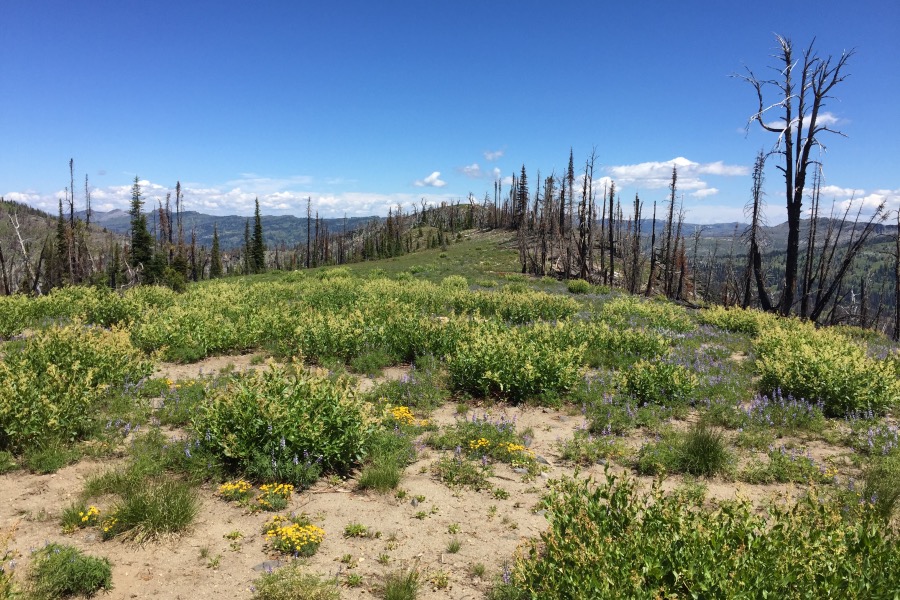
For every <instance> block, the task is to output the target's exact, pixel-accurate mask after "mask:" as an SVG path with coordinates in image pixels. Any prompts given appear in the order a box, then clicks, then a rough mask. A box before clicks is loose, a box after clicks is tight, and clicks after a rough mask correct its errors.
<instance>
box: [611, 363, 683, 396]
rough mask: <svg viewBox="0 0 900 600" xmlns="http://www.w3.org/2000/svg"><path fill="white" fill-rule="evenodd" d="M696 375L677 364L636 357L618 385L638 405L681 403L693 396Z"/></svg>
mask: <svg viewBox="0 0 900 600" xmlns="http://www.w3.org/2000/svg"><path fill="white" fill-rule="evenodd" d="M696 388H697V378H696V376H695V375H694V374H693V373H691V372H690V371H688V370H687V369H686V368H684V367H682V366H681V365H678V364H674V363H666V362H649V361H646V360H640V361H638V362H637V363H635V364H634V365H633V366H632V367H631V369H629V370H627V371H626V372H625V373H624V374H623V376H622V380H621V384H620V389H621V390H622V391H623V392H624V393H625V394H628V395H629V396H630V397H631V398H633V399H634V401H635V402H637V403H638V405H645V404H659V405H661V406H684V405H687V404H690V403H691V402H692V400H693V394H694V390H695V389H696Z"/></svg>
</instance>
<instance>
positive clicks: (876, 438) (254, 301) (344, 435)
mask: <svg viewBox="0 0 900 600" xmlns="http://www.w3.org/2000/svg"><path fill="white" fill-rule="evenodd" d="M470 283H471V280H470V279H469V278H467V277H466V276H463V275H458V274H452V275H449V276H447V277H444V278H443V279H439V280H436V281H428V280H426V279H424V278H421V277H419V270H409V271H403V272H401V273H400V274H395V275H394V276H393V277H388V276H386V275H385V274H384V273H383V272H378V271H375V272H370V273H367V274H360V273H356V272H354V271H351V270H350V269H348V268H341V269H330V270H329V269H325V270H321V271H315V272H295V273H280V274H274V275H267V276H265V277H260V278H245V279H233V280H217V281H209V282H203V283H200V284H197V285H192V286H189V287H188V289H187V290H186V291H185V292H184V293H179V294H176V293H175V292H173V291H171V290H169V289H166V288H156V287H142V288H135V289H131V290H128V291H125V292H123V293H115V292H111V291H109V290H99V289H93V288H63V289H58V290H54V291H53V292H52V293H51V294H49V295H48V296H45V297H41V298H35V299H29V298H24V297H20V296H14V297H0V338H2V340H3V341H2V342H0V467H2V472H6V471H8V470H10V469H16V468H20V467H27V468H28V469H30V470H32V471H34V472H38V473H43V472H52V471H54V470H56V469H59V468H60V467H61V466H63V465H65V464H67V463H70V462H73V461H75V460H78V458H79V456H83V455H84V454H88V453H91V454H92V455H95V456H100V457H103V456H112V455H116V453H118V454H121V455H124V456H125V457H126V459H125V460H124V462H123V463H122V464H120V465H119V466H118V467H116V468H111V469H109V470H107V471H105V472H103V473H100V474H98V475H96V476H93V477H91V478H88V479H87V480H86V482H85V489H84V490H83V491H82V493H81V495H80V496H79V497H78V499H77V502H75V503H74V504H73V505H72V506H70V507H69V508H68V509H66V511H65V514H64V516H63V521H64V527H65V528H67V529H68V530H69V531H74V530H77V529H80V528H86V527H96V528H97V529H98V532H99V535H100V537H101V538H102V539H103V540H107V539H116V538H128V539H133V540H137V541H147V540H154V539H156V538H157V537H158V536H159V535H162V534H165V535H174V534H178V533H179V532H182V531H184V530H186V529H187V528H189V527H190V523H191V521H192V520H193V519H194V517H195V516H196V514H197V511H198V506H199V504H198V499H197V498H198V495H197V494H198V492H197V486H198V485H201V484H213V485H214V486H216V489H218V490H219V492H218V493H217V497H218V498H219V499H220V500H222V501H227V502H234V503H237V504H239V505H240V506H242V507H245V508H246V509H247V510H250V511H260V510H263V511H272V512H275V511H279V510H282V509H283V508H284V507H285V506H287V505H288V504H289V502H290V498H291V494H293V493H297V494H299V493H302V492H303V491H304V490H305V489H306V488H309V487H310V486H313V485H315V484H316V482H317V481H320V480H322V479H323V478H328V480H329V481H332V482H334V481H342V480H343V479H342V478H347V477H350V478H355V481H356V485H357V486H358V489H359V490H361V491H365V492H366V493H372V494H394V495H395V497H396V499H397V500H405V496H404V495H405V494H406V491H405V490H404V489H403V487H402V481H403V477H404V470H405V469H406V468H407V466H408V465H410V464H411V463H412V462H414V461H416V460H418V459H419V458H420V457H422V456H429V452H432V453H435V454H436V455H435V456H434V460H433V462H432V463H431V465H430V467H429V466H422V467H420V469H421V470H420V473H422V474H427V475H428V476H429V477H433V478H434V480H436V481H438V482H440V485H446V486H449V487H451V488H452V489H453V490H455V493H457V494H462V493H463V490H467V492H466V493H472V494H489V495H490V496H491V498H492V500H491V501H502V500H505V499H506V498H508V495H509V493H508V492H507V491H506V490H504V489H503V488H502V487H500V486H498V485H495V483H496V482H497V481H498V479H497V475H498V473H505V474H506V475H504V476H503V477H506V478H509V476H514V477H521V478H522V480H523V482H527V483H529V484H535V482H536V481H537V484H540V485H545V486H546V491H547V493H546V496H545V497H544V499H543V500H542V501H541V504H540V508H539V509H536V510H540V511H544V512H543V513H542V514H545V516H546V518H547V521H548V523H549V528H548V529H547V530H546V531H545V532H544V533H543V535H542V536H541V537H540V539H539V540H538V539H535V540H533V541H532V542H530V543H528V544H526V545H525V546H523V547H522V549H521V551H520V553H519V554H518V555H516V556H509V557H508V558H509V559H510V561H511V562H510V563H509V565H508V568H507V569H506V570H505V571H504V572H503V573H502V574H501V575H500V577H499V578H498V580H497V581H496V582H495V583H496V585H492V591H490V595H491V596H492V597H495V598H557V597H567V598H618V597H622V598H644V597H646V598H654V597H666V598H670V597H671V598H674V597H698V598H699V597H702V598H719V597H728V598H730V597H746V598H758V597H846V598H878V597H894V596H892V595H891V593H889V592H888V590H896V589H898V585H900V583H898V579H897V573H900V559H898V554H897V552H896V549H895V548H896V544H897V542H898V540H897V539H896V531H897V529H896V526H897V510H896V509H897V500H898V499H900V458H898V457H900V434H898V432H897V430H896V426H895V424H894V421H892V420H891V419H890V418H886V416H888V417H892V416H894V415H895V414H896V413H895V410H896V408H897V405H898V403H900V353H898V352H897V350H896V348H895V347H894V346H893V345H892V344H890V342H888V341H887V340H885V339H884V338H881V337H879V336H876V335H871V334H868V333H864V332H860V331H856V330H852V329H848V328H845V329H840V328H835V329H816V328H815V327H813V326H812V325H809V324H806V323H801V322H799V321H795V320H782V319H779V318H777V317H774V316H772V315H768V314H763V313H760V312H757V311H743V310H739V309H724V308H711V309H706V310H702V311H699V312H698V311H690V310H687V309H685V308H683V307H681V306H678V305H675V304H672V303H669V302H665V301H659V300H647V299H644V298H638V297H631V296H625V295H619V294H613V293H610V292H609V291H608V290H605V289H603V288H598V287H595V286H592V285H590V284H588V283H587V282H570V283H569V284H568V285H566V284H563V283H558V282H555V281H553V280H547V279H543V280H535V281H532V280H530V279H528V278H525V277H523V276H519V275H510V276H505V277H499V278H497V279H496V280H495V279H491V280H486V279H479V280H477V287H475V288H474V289H472V288H470ZM247 351H254V352H258V353H260V354H264V355H265V361H266V362H267V364H265V365H261V364H256V365H254V366H255V367H256V368H254V369H251V370H250V371H248V372H246V373H222V374H219V375H208V376H207V375H202V376H198V377H196V378H194V379H190V380H179V381H172V380H168V379H165V378H161V377H153V376H152V373H153V369H154V367H155V366H156V365H158V364H159V363H160V362H161V361H166V362H172V363H179V364H182V365H184V364H187V363H192V362H196V361H199V360H202V359H205V358H207V357H210V356H216V355H223V354H238V353H243V352H247ZM260 358H261V360H260V362H263V360H262V357H260ZM409 363H413V366H411V367H404V371H403V372H404V373H405V374H404V375H403V377H402V378H400V379H392V380H388V381H376V382H374V383H371V384H370V385H369V386H368V387H366V386H361V385H360V380H359V379H358V378H357V377H356V376H355V375H354V374H352V373H350V372H348V369H349V370H350V371H353V372H354V373H355V374H361V375H366V376H377V375H378V374H379V373H380V372H381V369H382V368H384V367H387V366H394V365H400V364H409ZM364 383H365V382H364ZM451 402H455V403H456V412H457V413H458V415H459V416H458V417H457V418H456V421H455V423H454V424H452V425H447V424H446V422H445V423H444V424H443V425H442V426H439V425H437V424H435V423H434V422H433V421H432V419H431V417H432V413H433V412H434V411H435V410H440V409H441V408H443V407H444V406H445V405H447V404H448V403H451ZM496 406H500V407H514V408H515V409H516V410H527V408H526V409H523V408H522V407H530V406H537V407H539V410H541V411H545V412H547V411H551V410H554V409H558V411H559V412H557V413H554V414H557V415H559V416H558V422H559V423H566V422H568V420H569V419H570V418H572V417H573V415H574V418H575V419H577V420H579V421H581V424H580V425H578V426H577V428H575V427H573V428H572V429H570V430H569V436H568V437H567V438H566V439H558V440H557V441H556V442H554V443H555V444H556V445H555V448H556V449H557V451H558V455H557V456H555V457H553V458H554V460H558V461H559V462H560V464H563V465H566V466H567V468H568V467H572V468H574V466H575V465H578V468H582V467H583V468H592V467H595V468H599V467H596V466H597V465H598V464H599V463H603V464H606V465H615V467H616V468H622V469H626V470H630V471H631V472H632V473H636V474H638V475H649V476H652V477H657V478H659V479H658V483H657V484H656V485H653V486H652V488H651V489H649V491H647V488H648V487H650V486H651V484H650V482H649V479H650V478H649V477H648V478H647V479H645V480H644V481H643V483H642V484H641V485H638V483H636V481H635V480H634V479H632V478H631V476H618V475H616V476H613V475H611V474H610V473H611V472H612V471H611V470H610V469H612V467H609V468H608V470H607V471H606V474H605V476H604V477H603V478H602V479H600V480H590V479H588V478H577V477H576V478H574V479H573V478H561V479H558V480H553V481H551V482H549V484H548V483H547V482H545V481H544V480H543V479H541V476H542V475H546V471H547V469H545V466H546V465H550V464H551V463H550V461H548V460H547V459H546V458H544V457H541V456H539V455H538V454H536V453H535V452H534V451H533V450H532V449H531V448H530V444H531V442H532V440H533V438H534V436H535V431H534V430H531V429H528V428H523V427H519V425H518V424H517V423H516V422H514V421H512V420H507V419H504V418H497V417H495V416H491V415H490V414H489V413H488V412H487V410H483V409H484V408H485V407H496ZM451 407H452V404H451ZM476 410H482V412H481V413H480V416H478V415H476ZM579 413H580V415H579ZM445 418H446V417H445ZM450 418H452V417H450ZM165 428H168V429H166V431H167V433H166V434H164V433H163V430H164V429H165ZM550 428H551V427H550V426H549V425H548V426H547V429H548V430H549V429H550ZM139 430H140V431H139ZM173 431H174V433H173ZM167 435H168V436H169V437H167ZM126 441H127V443H125V442H126ZM813 441H815V442H816V443H819V444H821V445H826V444H827V445H829V447H835V448H839V449H840V451H836V452H834V453H832V454H833V456H832V455H828V454H827V453H826V456H825V458H814V457H813V456H811V455H810V453H809V448H808V445H809V444H810V442H813ZM429 448H430V450H429ZM804 450H805V451H806V452H805V453H804ZM841 453H843V454H841ZM835 456H837V457H839V458H834V457H835ZM840 457H849V458H846V460H845V459H843V458H840ZM504 469H505V470H504ZM665 477H677V478H678V481H679V482H680V484H679V486H678V487H676V488H675V491H670V492H664V491H663V489H664V486H663V485H662V480H663V479H664V478H665ZM710 479H719V480H722V481H725V482H728V483H729V484H730V483H732V482H735V481H740V482H743V483H744V484H747V485H775V484H779V483H783V484H788V483H790V484H794V485H797V486H800V488H801V489H802V490H803V493H801V494H799V495H797V496H796V497H793V498H791V499H789V500H783V501H781V502H771V503H765V504H759V503H757V504H756V505H752V504H750V503H749V501H744V500H737V501H710V500H705V499H704V498H705V487H704V486H705V483H704V482H705V481H708V480H710ZM501 480H502V478H501ZM854 480H855V481H856V483H854ZM537 484H535V485H537ZM644 484H646V485H644ZM535 489H537V487H535ZM666 489H669V488H666ZM641 490H644V491H641ZM104 497H105V498H113V499H114V505H113V506H111V507H105V508H104V509H103V510H104V511H106V512H104V513H103V514H102V515H101V512H100V510H101V509H99V508H97V507H96V506H94V505H88V502H89V501H93V500H96V499H97V498H104ZM413 501H414V502H415V504H418V503H419V502H420V500H417V499H416V498H413ZM403 504H404V505H405V504H406V503H405V502H404V503H403ZM415 504H414V506H415ZM532 504H533V503H532ZM521 506H522V505H521V504H520V503H519V502H516V507H517V508H519V507H521ZM493 508H494V510H496V507H495V506H494V507H493ZM435 512H437V508H436V507H435V508H434V512H432V513H426V512H424V511H417V512H416V515H415V518H420V519H425V518H427V517H429V516H430V515H432V514H435ZM285 514H286V513H285ZM171 515H177V516H178V517H179V518H178V519H176V520H174V521H173V520H172V519H170V518H169V516H171ZM489 518H491V517H489ZM271 519H272V520H271V522H270V523H269V525H267V529H266V536H267V538H266V539H267V544H268V545H267V548H269V550H270V551H273V552H279V553H283V554H284V553H287V554H290V553H291V552H296V553H298V554H303V555H304V556H306V557H311V556H313V555H314V554H315V552H316V551H317V550H318V548H319V545H320V544H322V543H325V542H324V541H323V540H325V539H327V538H326V533H325V532H324V531H323V530H322V529H321V528H319V526H318V525H316V524H313V522H312V521H310V520H309V519H307V518H306V517H305V516H301V515H292V516H291V517H287V516H281V515H276V516H274V517H272V518H271ZM363 529H365V528H363ZM357 530H358V528H357V529H353V531H357ZM457 530H458V527H457ZM359 531H362V530H359ZM345 535H346V534H345ZM449 547H451V548H454V547H455V550H448V552H456V551H458V550H459V542H458V540H456V544H455V545H452V544H451V545H450V546H449ZM48 556H49V555H47V556H44V555H41V558H40V559H39V561H38V564H39V568H40V569H44V568H49V567H47V565H49V564H51V562H49V561H48V560H47V558H48ZM385 556H386V555H385ZM50 558H53V557H50ZM351 558H352V557H351ZM79 560H81V559H80V558H79ZM388 560H389V558H385V564H387V561H388ZM351 562H352V561H351ZM91 564H92V565H93V566H91V567H90V568H91V569H92V570H94V571H96V573H97V574H98V579H97V582H95V583H92V584H91V585H93V586H94V588H95V589H97V588H98V587H99V588H108V587H109V586H110V585H111V582H110V580H109V577H108V576H107V575H106V572H105V566H104V564H103V563H102V562H101V563H96V565H94V563H91ZM53 568H54V569H56V568H57V567H56V566H54V567H53ZM477 571H481V572H482V574H483V571H484V566H483V565H481V569H474V572H477ZM285 573H286V575H285V577H288V576H290V578H292V579H291V580H292V581H293V580H294V579H297V580H300V579H302V577H300V575H299V574H298V573H297V572H293V571H291V572H290V573H289V572H288V571H287V570H286V571H285ZM406 574H407V576H408V577H413V576H414V575H416V576H417V574H416V573H415V572H414V571H409V572H407V573H406ZM478 577H479V578H480V577H481V575H478ZM298 578H300V579H298ZM304 581H306V580H304ZM441 581H443V580H441V578H440V577H437V576H435V577H434V578H432V580H431V582H432V585H434V586H435V589H443V588H441V587H439V586H440V585H446V581H444V583H443V584H441V583H440V582H441ZM309 582H310V583H309V585H310V586H312V587H317V586H319V585H320V583H317V582H318V580H315V581H313V580H309ZM435 582H438V583H435ZM278 585H280V584H279V580H278V579H277V578H273V576H272V574H268V575H267V576H266V579H265V583H264V584H263V583H261V589H262V588H265V589H269V588H268V587H266V586H271V589H275V588H277V587H278ZM329 593H330V592H329Z"/></svg>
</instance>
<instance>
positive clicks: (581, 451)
mask: <svg viewBox="0 0 900 600" xmlns="http://www.w3.org/2000/svg"><path fill="white" fill-rule="evenodd" d="M557 446H558V447H559V453H560V456H561V457H562V458H563V460H568V461H571V462H573V463H576V464H579V465H585V466H590V465H595V464H597V463H599V462H600V461H602V460H605V459H607V458H622V457H623V456H624V455H625V454H626V448H625V444H623V443H622V441H621V439H620V438H617V437H616V436H614V435H598V436H595V435H593V434H592V433H590V432H589V431H576V432H575V433H574V435H573V436H572V437H571V438H570V439H568V440H565V441H559V442H558V443H557Z"/></svg>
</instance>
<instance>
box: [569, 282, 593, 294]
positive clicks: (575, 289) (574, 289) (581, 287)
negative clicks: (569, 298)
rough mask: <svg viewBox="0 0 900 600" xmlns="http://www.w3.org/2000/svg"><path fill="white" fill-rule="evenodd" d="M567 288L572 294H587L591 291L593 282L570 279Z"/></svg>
mask: <svg viewBox="0 0 900 600" xmlns="http://www.w3.org/2000/svg"><path fill="white" fill-rule="evenodd" d="M566 289H568V290H569V292H570V293H572V294H587V293H590V291H591V284H590V283H588V282H587V281H585V280H584V279H570V280H569V282H568V284H567V285H566Z"/></svg>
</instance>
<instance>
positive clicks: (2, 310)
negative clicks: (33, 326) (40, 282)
mask: <svg viewBox="0 0 900 600" xmlns="http://www.w3.org/2000/svg"><path fill="white" fill-rule="evenodd" d="M30 309H31V306H30V304H29V301H28V297H27V296H23V295H22V294H13V295H12V296H0V339H6V338H11V337H12V336H14V335H18V334H20V333H22V330H23V329H24V328H25V327H27V326H28V323H29V321H30V318H29V317H30V315H29V312H30Z"/></svg>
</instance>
